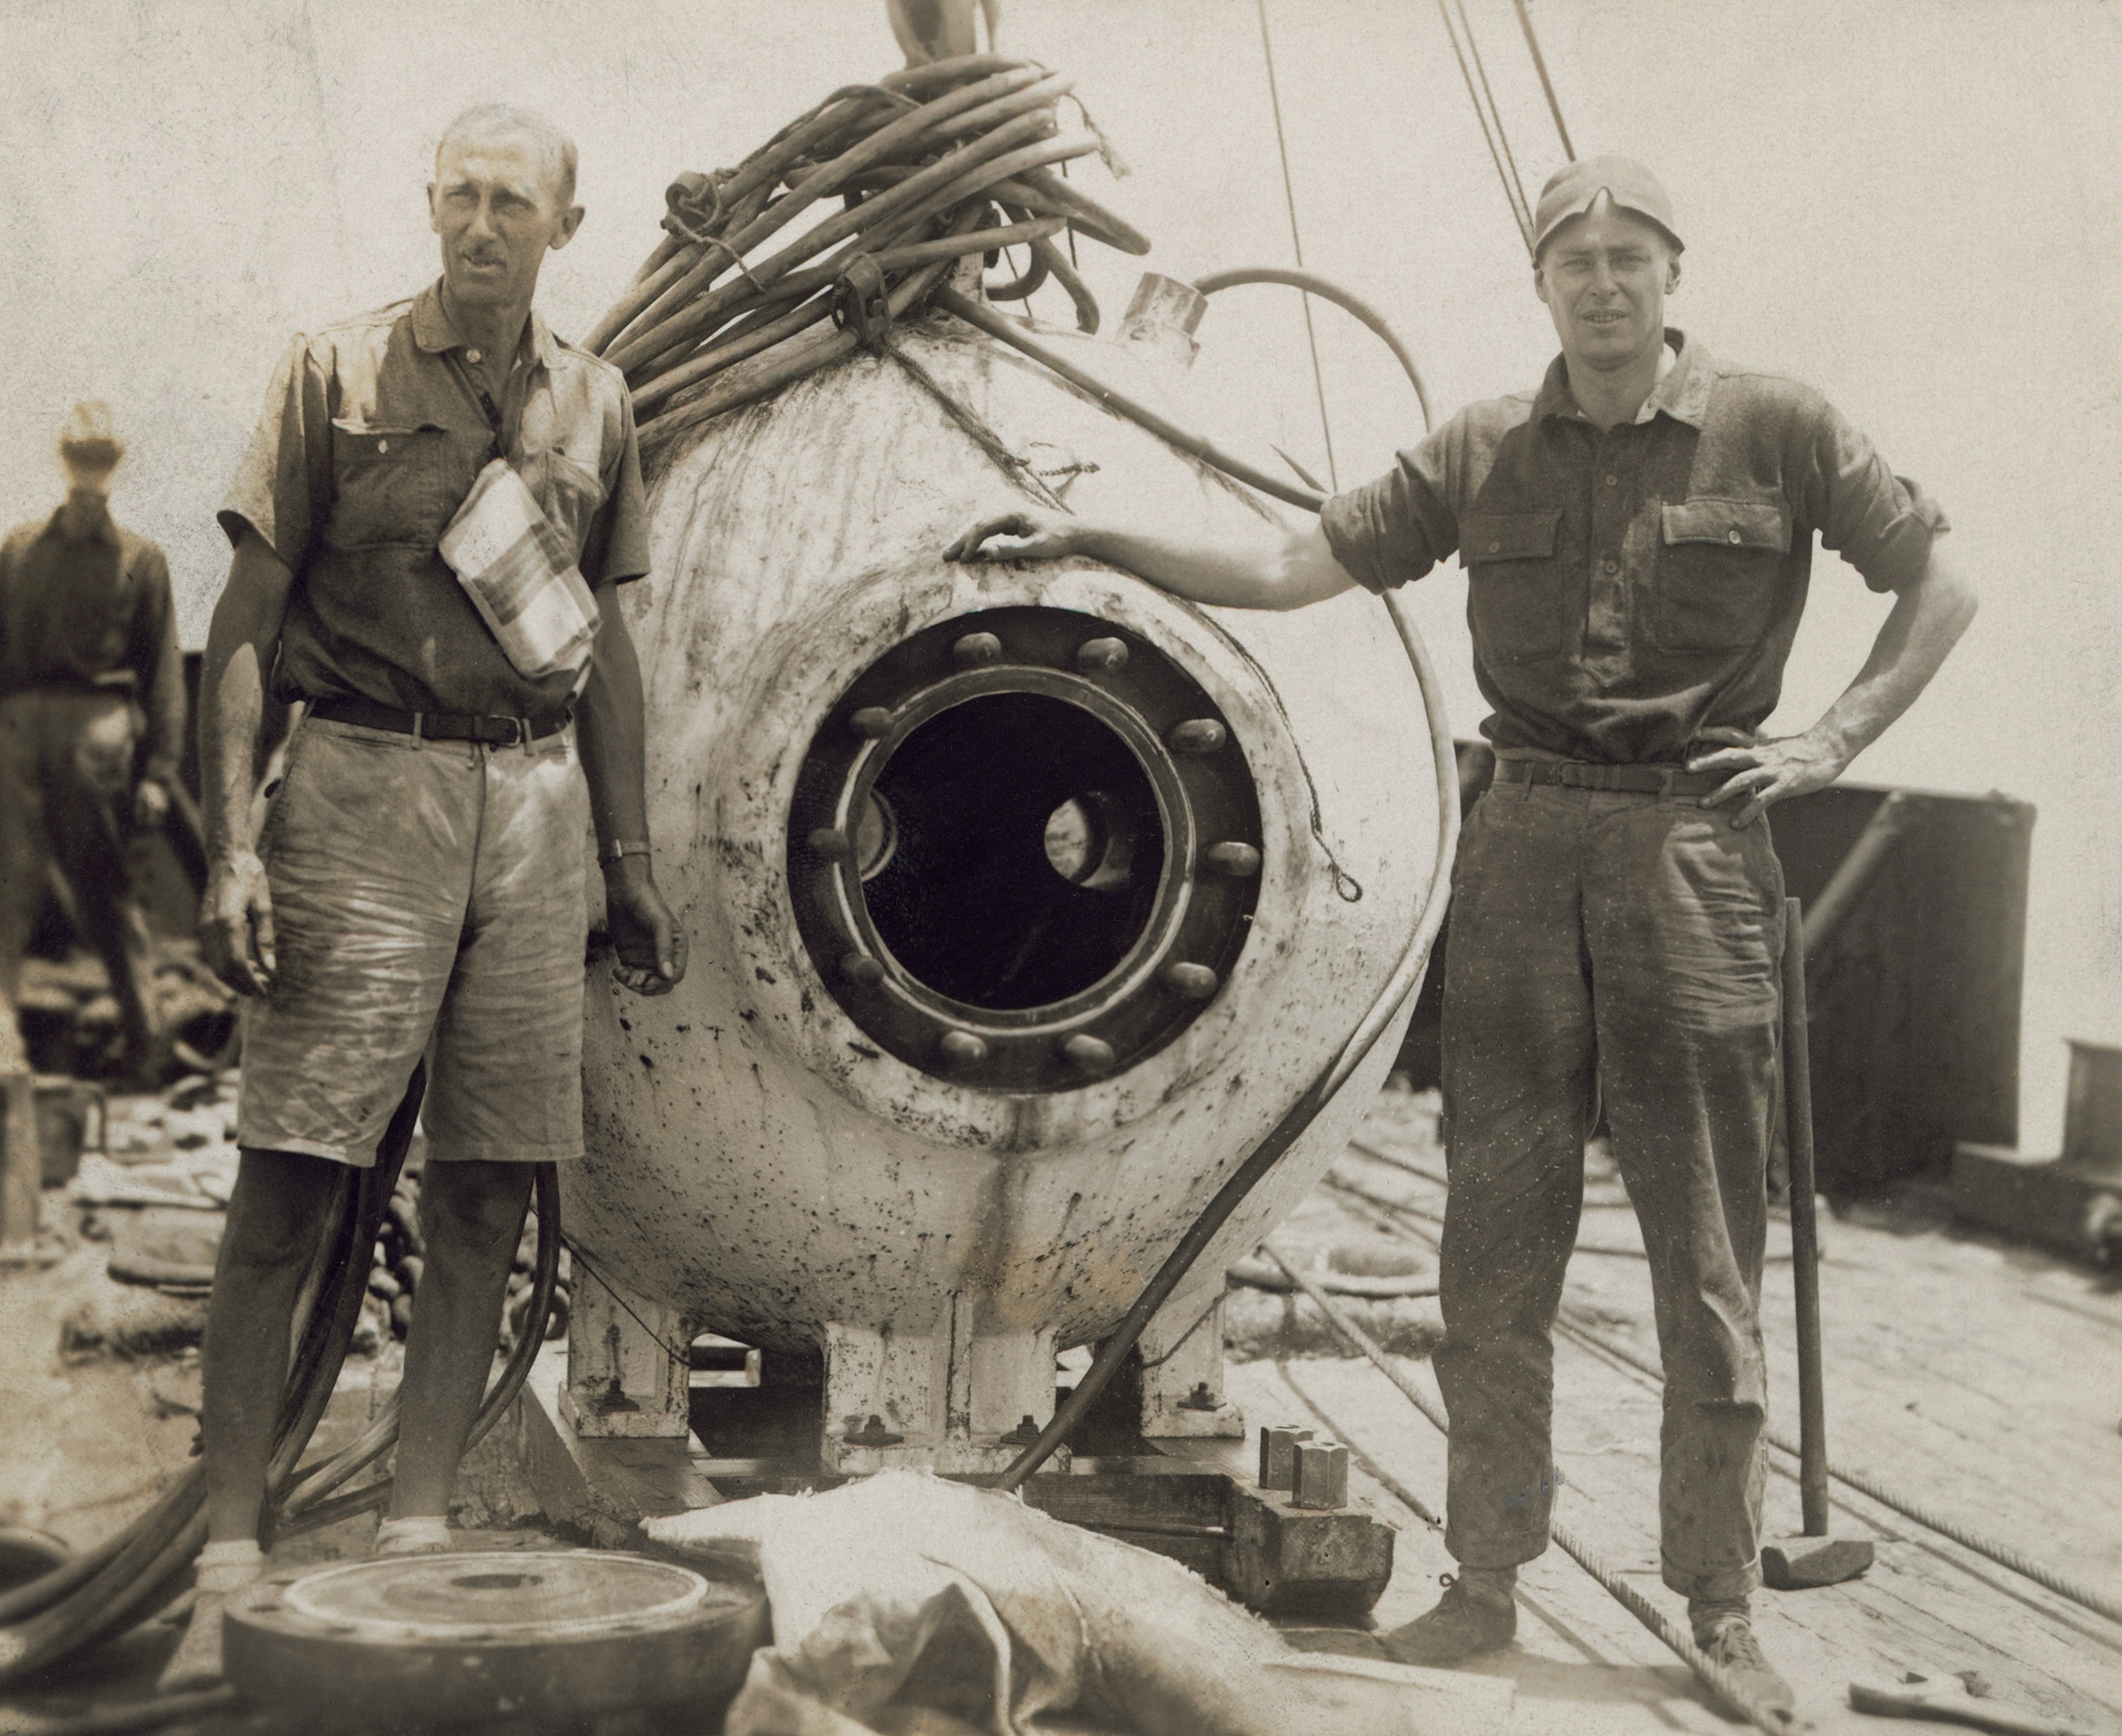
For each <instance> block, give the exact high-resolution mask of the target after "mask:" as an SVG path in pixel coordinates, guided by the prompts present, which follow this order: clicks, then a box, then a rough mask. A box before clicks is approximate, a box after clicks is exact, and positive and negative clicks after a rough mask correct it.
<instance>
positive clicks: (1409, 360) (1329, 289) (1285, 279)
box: [1194, 265, 1433, 426]
mask: <svg viewBox="0 0 2122 1736" xmlns="http://www.w3.org/2000/svg"><path fill="white" fill-rule="evenodd" d="M1247 283H1283V284H1286V285H1288V287H1289V288H1292V289H1301V290H1302V291H1303V292H1305V293H1306V295H1316V296H1317V297H1319V299H1320V301H1322V302H1332V303H1333V304H1334V306H1336V307H1338V308H1339V309H1341V310H1342V311H1343V312H1344V313H1349V314H1353V315H1354V316H1356V318H1358V320H1360V321H1362V323H1363V324H1364V325H1367V326H1368V327H1369V328H1370V329H1371V330H1372V331H1373V332H1375V333H1376V335H1378V337H1379V338H1380V339H1382V340H1383V342H1384V344H1385V345H1386V348H1387V349H1390V350H1391V351H1392V353H1393V355H1394V357H1395V359H1396V360H1397V361H1398V362H1399V363H1400V371H1401V372H1404V373H1405V375H1406V376H1407V379H1408V384H1409V385H1410V386H1413V387H1414V395H1415V396H1416V397H1417V398H1418V399H1419V400H1421V403H1422V419H1423V425H1424V426H1428V424H1429V423H1431V422H1432V421H1433V417H1432V415H1431V414H1430V409H1429V390H1428V387H1427V386H1424V385H1423V383H1422V370H1421V369H1420V368H1419V367H1416V366H1415V365H1414V356H1413V355H1412V354H1410V353H1409V350H1408V347H1407V345H1405V344H1403V343H1401V342H1400V334H1399V333H1398V332H1396V331H1395V330H1393V329H1392V326H1391V325H1390V324H1389V323H1388V322H1387V321H1386V316H1384V315H1383V314H1381V313H1380V312H1379V311H1377V310H1376V308H1375V307H1373V306H1371V304H1370V303H1369V302H1366V301H1364V300H1363V299H1362V297H1360V296H1358V295H1356V294H1354V293H1353V292H1351V291H1349V290H1346V289H1344V288H1342V287H1341V286H1340V285H1339V283H1335V282H1334V280H1333V279H1332V278H1322V277H1320V276H1319V275H1317V274H1316V273H1313V272H1309V271H1289V270H1285V269H1283V267H1281V266H1279V265H1247V266H1243V267H1241V268H1239V269H1236V270H1232V271H1212V272H1210V273H1209V274H1208V276H1206V277H1204V278H1194V288H1196V289H1198V290H1199V291H1200V292H1201V293H1202V294H1204V295H1213V294H1215V293H1216V292H1217V291H1218V290H1219V289H1236V288H1240V287H1241V285H1244V284H1247Z"/></svg>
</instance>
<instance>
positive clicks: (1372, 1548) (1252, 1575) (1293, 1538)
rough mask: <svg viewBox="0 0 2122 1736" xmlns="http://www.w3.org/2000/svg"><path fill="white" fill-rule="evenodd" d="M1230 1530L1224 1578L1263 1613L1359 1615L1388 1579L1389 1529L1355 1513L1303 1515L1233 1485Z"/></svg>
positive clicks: (1350, 1510)
mask: <svg viewBox="0 0 2122 1736" xmlns="http://www.w3.org/2000/svg"><path fill="white" fill-rule="evenodd" d="M1230 1531H1231V1535H1230V1538H1229V1540H1228V1542H1227V1544H1226V1546H1225V1555H1224V1568H1223V1574H1224V1578H1225V1579H1227V1581H1228V1582H1229V1584H1230V1585H1231V1586H1232V1589H1233V1590H1234V1591H1235V1592H1236V1594H1237V1596H1238V1598H1240V1599H1241V1601H1242V1602H1243V1603H1245V1605H1246V1607H1247V1608H1248V1609H1254V1610H1258V1611H1260V1612H1261V1613H1262V1614H1265V1615H1295V1614H1316V1615H1320V1616H1333V1617H1354V1616H1360V1615H1362V1614H1364V1613H1365V1612H1367V1611H1368V1610H1369V1608H1370V1607H1371V1606H1372V1604H1373V1603H1376V1602H1377V1601H1378V1599H1379V1598H1381V1597H1382V1596H1383V1595H1384V1594H1385V1589H1386V1584H1388V1583H1389V1582H1390V1581H1391V1579H1392V1564H1393V1538H1394V1537H1395V1532H1394V1531H1393V1528H1391V1526H1390V1525H1383V1524H1381V1523H1379V1522H1378V1521H1377V1520H1376V1519H1374V1518H1372V1517H1371V1516H1370V1515H1369V1514H1367V1513H1362V1512H1360V1511H1358V1510H1357V1509H1353V1508H1348V1507H1344V1508H1341V1509H1339V1510H1338V1511H1335V1512H1330V1513H1316V1512H1306V1511H1305V1510H1304V1509H1301V1508H1298V1507H1296V1506H1293V1505H1292V1504H1290V1503H1289V1502H1288V1500H1284V1499H1283V1498H1281V1497H1279V1496H1278V1495H1270V1494H1268V1493H1266V1492H1264V1491H1263V1490H1258V1489H1255V1488H1252V1487H1250V1486H1247V1485H1246V1484H1244V1483H1240V1482H1236V1481H1234V1482H1232V1485H1231V1505H1230Z"/></svg>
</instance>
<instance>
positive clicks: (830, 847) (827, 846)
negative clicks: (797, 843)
mask: <svg viewBox="0 0 2122 1736" xmlns="http://www.w3.org/2000/svg"><path fill="white" fill-rule="evenodd" d="M811 849H812V851H813V852H815V853H816V854H818V855H820V856H823V857H824V858H825V860H826V861H828V862H845V861H846V860H847V859H848V857H850V856H852V855H853V854H854V853H855V846H854V840H852V839H851V838H849V837H848V835H847V834H846V833H845V832H844V831H841V830H840V829H839V827H838V826H820V827H819V828H818V829H817V830H816V831H814V832H812V833H811Z"/></svg>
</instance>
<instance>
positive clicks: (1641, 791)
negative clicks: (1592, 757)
mask: <svg viewBox="0 0 2122 1736" xmlns="http://www.w3.org/2000/svg"><path fill="white" fill-rule="evenodd" d="M1731 778H1732V774H1731V773H1730V772H1727V771H1690V770H1688V769H1687V768H1686V767H1685V766H1684V765H1593V764H1592V763H1591V762H1590V761H1588V760H1497V761H1496V781H1497V782H1498V784H1501V783H1505V782H1509V783H1513V784H1559V785H1560V786H1561V787H1562V788H1564V789H1603V790H1614V791H1618V792H1620V793H1621V794H1624V795H1631V796H1706V795H1708V794H1709V793H1711V792H1712V791H1714V790H1719V789H1722V788H1723V787H1724V786H1725V784H1727V783H1729V782H1730V781H1731Z"/></svg>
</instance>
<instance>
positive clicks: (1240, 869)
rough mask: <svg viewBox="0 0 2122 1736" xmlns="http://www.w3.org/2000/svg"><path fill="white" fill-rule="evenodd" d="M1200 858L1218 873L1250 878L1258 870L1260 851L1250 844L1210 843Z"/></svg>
mask: <svg viewBox="0 0 2122 1736" xmlns="http://www.w3.org/2000/svg"><path fill="white" fill-rule="evenodd" d="M1201 859H1202V860H1203V861H1204V862H1205V863H1208V866H1209V867H1210V868H1213V869H1214V870H1215V871H1216V872H1217V873H1219V874H1228V875H1229V876H1230V877H1232V879H1233V880H1250V879H1251V878H1252V877H1253V876H1254V875H1255V874H1257V873H1259V872H1260V852H1259V851H1258V850H1256V849H1254V848H1253V847H1252V845H1250V844H1239V843H1236V842H1235V841H1232V842H1227V843H1223V844H1212V845H1209V846H1208V849H1206V850H1204V851H1203V852H1202V854H1201Z"/></svg>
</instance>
